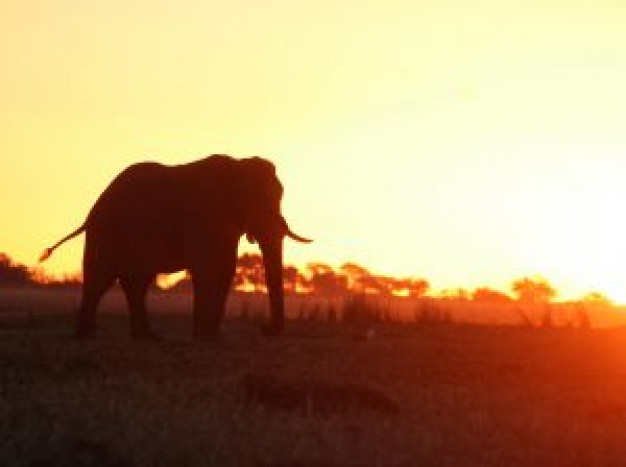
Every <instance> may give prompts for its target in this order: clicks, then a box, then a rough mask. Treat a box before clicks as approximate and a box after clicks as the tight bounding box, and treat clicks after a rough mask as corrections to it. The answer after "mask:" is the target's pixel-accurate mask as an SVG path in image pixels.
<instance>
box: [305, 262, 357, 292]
mask: <svg viewBox="0 0 626 467" xmlns="http://www.w3.org/2000/svg"><path fill="white" fill-rule="evenodd" d="M307 269H308V270H309V273H310V279H309V280H308V281H307V286H308V287H309V288H310V289H311V291H312V292H313V293H318V294H320V295H325V296H333V295H341V294H343V293H345V292H346V290H347V286H348V281H347V278H346V276H344V275H343V274H337V273H336V272H335V271H334V270H333V268H331V267H330V266H328V265H327V264H323V263H310V264H308V265H307Z"/></svg>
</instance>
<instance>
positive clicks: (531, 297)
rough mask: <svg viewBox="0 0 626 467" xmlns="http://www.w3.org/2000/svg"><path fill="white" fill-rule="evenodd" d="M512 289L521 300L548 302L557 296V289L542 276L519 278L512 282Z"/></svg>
mask: <svg viewBox="0 0 626 467" xmlns="http://www.w3.org/2000/svg"><path fill="white" fill-rule="evenodd" d="M511 289H512V291H513V293H514V294H515V295H516V296H517V299H518V300H519V301H521V302H529V303H548V302H550V301H551V300H552V299H553V298H554V297H555V296H556V290H555V289H554V288H553V287H552V286H551V285H550V284H549V283H548V281H546V280H545V279H542V278H536V279H530V278H528V277H524V278H522V279H518V280H516V281H514V282H513V283H512V284H511Z"/></svg>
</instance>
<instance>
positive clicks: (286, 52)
mask: <svg viewBox="0 0 626 467" xmlns="http://www.w3.org/2000/svg"><path fill="white" fill-rule="evenodd" d="M624 24H626V4H625V3H624V2H622V1H602V0H584V1H572V0H568V1H561V0H542V1H531V0H529V1H526V2H519V1H512V0H483V1H480V0H475V1H458V0H457V1H451V0H441V1H437V2H432V1H422V0H358V1H357V0H345V1H337V0H332V1H330V0H329V1H327V0H315V1H308V0H302V1H293V0H268V1H264V2H258V1H252V0H248V1H246V0H232V1H228V2H218V1H211V0H208V1H207V0H185V1H179V0H124V1H121V0H120V1H107V2H102V1H97V0H82V1H80V2H77V1H75V0H38V1H35V0H0V69H1V70H2V72H1V73H0V102H2V111H1V112H0V128H2V137H1V138H0V200H1V201H0V203H1V204H0V213H2V227H1V228H0V251H5V252H7V253H9V254H10V255H11V256H12V257H13V258H14V259H16V260H18V261H20V262H23V263H26V264H29V265H34V264H35V262H36V259H37V257H38V255H39V253H40V252H41V250H42V249H43V248H45V247H47V246H49V245H50V244H51V243H53V242H55V241H56V240H58V239H59V238H60V237H62V236H64V235H65V234H66V233H69V232H70V231H71V230H73V229H74V228H75V227H76V226H78V225H80V223H82V221H83V219H84V217H85V216H86V214H87V212H88V211H89V209H90V207H91V205H92V204H93V202H94V201H95V199H96V198H97V196H98V195H99V193H100V192H101V191H102V190H103V189H104V188H105V187H106V185H107V184H108V183H109V182H110V180H111V179H112V178H113V177H114V176H115V175H116V174H117V173H118V172H120V171H121V170H122V169H123V168H125V167H126V166H128V165H130V164H131V163H134V162H138V161H142V160H156V161H160V162H163V163H166V164H178V163H184V162H187V161H191V160H195V159H198V158H201V157H204V156H206V155H209V154H211V153H228V154H231V155H234V156H238V157H247V156H253V155H260V156H263V157H267V158H269V159H270V160H272V161H273V162H274V163H275V164H276V166H277V169H278V174H279V176H280V178H281V180H282V182H283V184H284V186H285V198H284V201H283V212H284V214H285V217H286V218H287V219H288V221H289V223H290V225H291V226H292V228H293V230H294V231H296V232H298V233H300V234H301V235H304V236H308V237H312V238H314V239H315V242H314V243H312V244H310V245H299V244H294V243H289V244H288V246H287V248H286V258H285V259H286V262H287V263H292V264H297V265H304V264H306V263H307V262H309V261H323V262H327V263H329V264H331V265H333V266H339V265H340V264H342V263H344V262H346V261H352V262H357V263H359V264H362V265H363V266H365V267H367V268H369V269H370V270H372V271H374V272H378V273H381V274H392V275H398V276H417V277H424V278H426V279H428V280H429V281H430V282H431V284H432V286H433V288H438V289H444V288H456V287H465V288H473V287H477V286H481V285H487V286H491V287H493V288H498V289H501V290H505V289H507V288H508V285H509V284H510V283H511V281H512V280H514V279H516V278H519V277H521V276H526V275H539V276H543V277H545V278H547V279H548V280H549V281H550V282H551V283H552V284H553V285H554V286H556V287H557V288H558V289H559V291H560V292H561V295H560V298H575V297H580V296H581V295H584V294H585V293H587V292H589V291H592V290H593V291H599V292H602V293H604V294H607V295H608V296H609V297H610V298H612V299H614V300H616V301H620V302H626V241H625V239H626V220H624V211H626V210H624V209H622V205H623V204H624V200H626V34H624V30H623V28H624ZM82 244H83V240H82V238H80V239H77V240H73V241H72V243H70V244H66V245H64V246H63V248H62V249H59V250H58V251H57V252H55V255H54V256H53V257H52V258H51V259H50V260H49V262H48V263H46V264H45V268H46V271H48V272H50V273H53V274H63V273H71V272H74V271H77V270H79V269H80V258H81V250H82ZM240 247H241V251H254V248H255V247H252V246H250V245H247V244H246V242H245V240H243V239H242V242H241V245H240Z"/></svg>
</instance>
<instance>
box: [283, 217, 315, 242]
mask: <svg viewBox="0 0 626 467" xmlns="http://www.w3.org/2000/svg"><path fill="white" fill-rule="evenodd" d="M279 222H280V224H281V225H282V228H283V229H284V231H285V235H286V236H287V237H289V238H291V239H292V240H295V241H296V242H300V243H311V242H312V241H313V240H310V239H308V238H305V237H301V236H300V235H297V234H295V233H293V232H292V231H291V229H290V228H289V224H287V221H286V220H285V218H284V217H283V216H280V218H279Z"/></svg>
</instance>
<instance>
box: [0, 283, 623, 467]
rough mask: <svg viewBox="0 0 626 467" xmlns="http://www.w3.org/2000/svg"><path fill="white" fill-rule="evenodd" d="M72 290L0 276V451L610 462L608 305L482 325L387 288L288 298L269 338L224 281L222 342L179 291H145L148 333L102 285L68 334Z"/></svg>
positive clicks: (34, 455) (338, 461)
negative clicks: (84, 337)
mask: <svg viewBox="0 0 626 467" xmlns="http://www.w3.org/2000/svg"><path fill="white" fill-rule="evenodd" d="M78 296H79V295H78V291H75V290H71V289H70V290H54V291H46V290H38V291H32V290H19V289H14V290H10V289H6V290H1V291H0V337H1V338H0V464H1V465H11V466H13V465H14V466H65V465H73V466H80V465H93V466H149V465H154V466H204V465H242V466H248V465H250V466H257V465H264V466H290V465H296V466H327V465H328V466H340V465H341V466H343V465H346V466H413V465H420V466H526V465H528V466H530V465H533V466H537V465H545V466H579V465H584V466H593V465H598V466H605V465H623V463H624V458H623V452H624V444H625V443H626V330H624V329H622V328H620V327H616V326H615V324H619V320H620V318H619V316H614V321H613V322H612V324H613V326H612V327H606V326H600V325H598V323H597V322H595V321H594V319H595V318H594V315H590V316H589V318H590V319H589V321H590V323H587V324H590V326H588V325H587V324H581V323H578V324H576V323H573V322H572V321H571V320H570V318H569V317H566V318H564V319H561V318H562V317H561V316H560V315H561V314H563V312H562V311H559V310H554V311H553V312H552V314H553V316H552V319H551V324H552V325H550V326H549V325H547V324H546V322H545V313H546V311H545V310H543V309H542V310H537V312H536V314H537V319H536V321H534V322H536V323H537V325H536V326H530V325H528V323H525V324H524V322H523V320H521V318H520V316H521V315H520V314H519V310H517V311H516V310H500V313H499V316H503V315H504V316H509V317H511V320H510V322H508V323H505V322H501V323H496V324H492V325H486V324H485V322H487V321H489V320H488V316H487V315H488V313H487V315H485V316H483V317H482V320H483V322H482V324H476V323H472V320H471V319H469V318H467V317H468V316H469V315H470V314H473V315H474V316H477V315H479V314H480V313H479V310H478V309H477V308H476V307H474V308H472V309H471V310H464V309H462V308H460V307H461V305H460V304H458V303H452V304H448V305H447V306H448V309H444V307H443V305H441V303H439V302H438V304H437V305H433V304H432V303H431V304H430V305H428V307H426V308H424V304H423V303H422V305H421V306H422V308H423V309H422V311H421V312H420V313H417V312H416V313H415V315H413V316H412V317H409V318H407V319H404V320H400V319H399V317H398V315H397V313H396V314H394V312H393V310H395V309H398V306H399V304H401V303H403V302H401V301H398V302H397V303H396V302H395V301H394V302H393V303H387V304H383V305H384V306H382V305H380V304H378V305H376V306H378V307H379V308H378V309H375V307H373V306H371V304H370V305H368V303H367V302H364V301H359V300H357V301H352V302H343V303H335V302H330V301H319V300H316V299H313V298H311V297H307V298H300V299H296V298H294V297H290V298H288V300H287V305H288V312H289V314H290V315H291V317H292V319H291V320H290V321H289V322H288V325H287V330H286V334H285V335H284V336H283V337H280V338H273V339H268V338H265V337H263V336H262V335H261V333H260V332H259V320H260V316H264V315H265V313H266V311H265V309H264V307H265V306H266V305H265V297H260V296H253V295H244V294H239V295H236V296H233V297H232V298H231V299H230V301H229V317H228V318H227V320H226V322H225V325H224V326H223V329H222V338H221V340H220V341H219V342H213V343H201V342H195V341H192V340H191V339H190V337H189V335H190V327H191V312H190V308H189V302H190V300H189V297H187V296H182V295H180V294H174V293H163V292H159V293H156V292H155V293H152V295H151V296H150V306H151V308H152V309H153V310H154V312H153V313H152V316H153V321H154V324H155V328H156V330H157V331H158V333H159V334H160V335H161V336H162V337H163V339H162V340H161V341H158V342H144V341H132V340H131V339H129V338H128V337H127V322H126V311H125V309H124V308H123V302H122V300H121V297H120V295H119V292H118V291H112V292H111V293H110V294H109V295H108V296H107V297H105V300H104V303H103V307H102V312H101V313H100V330H101V332H100V336H99V338H98V339H97V340H94V341H88V342H76V341H73V340H71V339H70V338H69V330H70V328H71V321H72V312H73V310H74V307H75V305H76V303H77V300H78ZM414 305H415V304H414ZM385 306H386V307H387V308H385ZM359 307H361V308H359ZM381 307H382V310H383V311H382V312H381ZM436 307H439V308H436ZM373 309H374V312H372V310H373ZM424 310H426V311H424ZM488 311H489V313H491V315H492V316H497V315H498V314H497V313H496V311H495V310H488ZM376 312H377V313H378V314H376ZM507 313H509V314H508V315H507ZM614 313H620V312H619V311H615V312H614ZM463 316H465V317H466V318H467V319H465V320H463V319H462V318H463ZM515 316H518V318H517V322H515V319H514V317H515ZM523 316H526V317H527V318H531V319H535V315H534V314H533V313H532V312H531V311H528V310H526V311H524V312H523ZM427 317H428V319H427ZM607 319H608V318H607ZM607 322H608V321H607Z"/></svg>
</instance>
